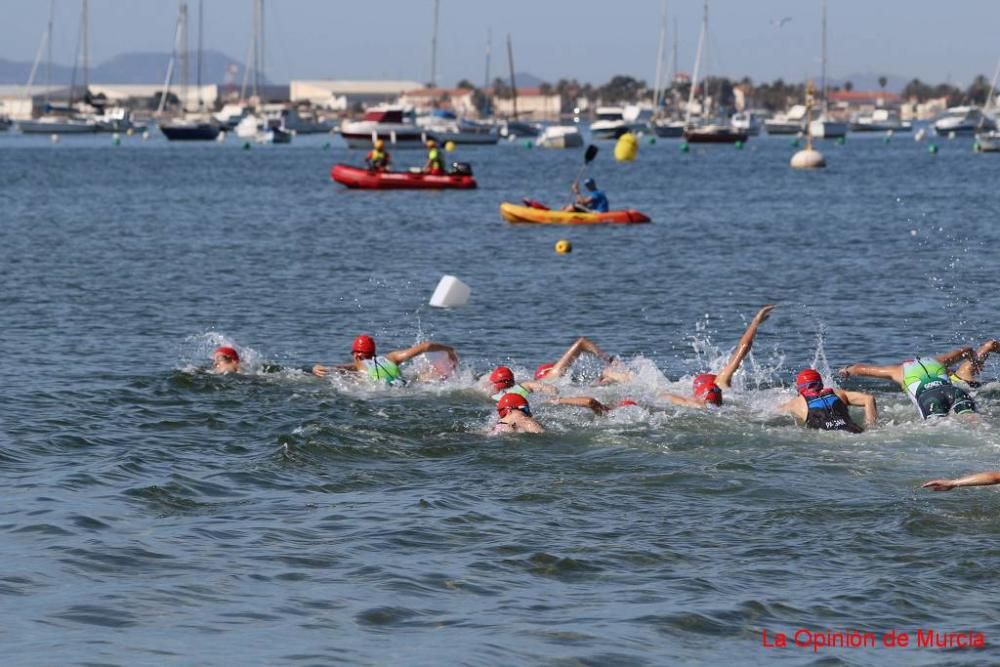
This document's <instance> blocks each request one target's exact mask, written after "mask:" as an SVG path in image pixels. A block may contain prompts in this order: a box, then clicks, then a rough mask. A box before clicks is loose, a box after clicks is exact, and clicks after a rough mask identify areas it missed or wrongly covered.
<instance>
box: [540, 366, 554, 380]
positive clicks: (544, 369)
mask: <svg viewBox="0 0 1000 667" xmlns="http://www.w3.org/2000/svg"><path fill="white" fill-rule="evenodd" d="M555 367H556V365H555V364H539V365H538V368H536V369H535V379H536V380H541V379H542V378H543V377H545V376H546V375H548V374H549V371H551V370H552V369H553V368H555Z"/></svg>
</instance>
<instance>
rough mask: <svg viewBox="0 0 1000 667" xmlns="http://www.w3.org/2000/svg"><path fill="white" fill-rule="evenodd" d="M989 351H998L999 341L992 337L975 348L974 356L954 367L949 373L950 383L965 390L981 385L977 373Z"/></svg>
mask: <svg viewBox="0 0 1000 667" xmlns="http://www.w3.org/2000/svg"><path fill="white" fill-rule="evenodd" d="M991 352H1000V341H998V340H996V339H993V340H988V341H986V342H985V343H983V344H982V345H980V346H979V349H978V350H976V356H975V357H974V358H972V359H966V360H965V361H963V362H962V364H961V365H960V366H959V367H958V368H956V369H955V372H954V373H952V374H951V377H950V379H951V382H952V384H954V385H956V386H958V387H960V388H962V389H965V390H966V391H971V390H972V389H978V388H979V387H981V386H982V384H983V383H982V382H980V381H979V374H980V373H981V372H982V370H983V364H984V363H985V362H986V358H987V357H989V356H990V353H991Z"/></svg>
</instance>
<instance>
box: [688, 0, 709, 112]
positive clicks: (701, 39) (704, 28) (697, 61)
mask: <svg viewBox="0 0 1000 667" xmlns="http://www.w3.org/2000/svg"><path fill="white" fill-rule="evenodd" d="M706 32H708V0H705V15H704V17H703V18H702V20H701V32H700V33H698V52H697V53H696V54H695V57H694V73H693V74H692V75H691V90H690V91H688V103H687V109H686V113H685V115H684V127H689V126H690V125H691V106H692V105H693V104H694V90H695V88H696V87H697V86H698V70H699V69H701V49H702V47H703V46H704V44H705V33H706Z"/></svg>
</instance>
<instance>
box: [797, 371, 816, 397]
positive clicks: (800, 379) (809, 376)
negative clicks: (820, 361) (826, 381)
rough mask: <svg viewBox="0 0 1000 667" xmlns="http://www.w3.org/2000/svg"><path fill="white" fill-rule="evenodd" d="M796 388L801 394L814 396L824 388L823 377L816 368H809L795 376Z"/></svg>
mask: <svg viewBox="0 0 1000 667" xmlns="http://www.w3.org/2000/svg"><path fill="white" fill-rule="evenodd" d="M795 387H796V389H798V390H799V393H800V394H813V393H816V392H817V391H819V390H820V389H822V388H823V376H822V375H820V374H819V373H818V372H816V369H814V368H807V369H805V370H804V371H802V372H801V373H799V374H798V375H797V376H795Z"/></svg>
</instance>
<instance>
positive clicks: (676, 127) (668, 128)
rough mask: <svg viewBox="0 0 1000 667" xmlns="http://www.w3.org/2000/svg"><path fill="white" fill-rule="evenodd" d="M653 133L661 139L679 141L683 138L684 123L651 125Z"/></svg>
mask: <svg viewBox="0 0 1000 667" xmlns="http://www.w3.org/2000/svg"><path fill="white" fill-rule="evenodd" d="M651 125H652V126H653V132H656V136H658V137H660V138H661V139H680V138H681V137H683V136H684V123H651Z"/></svg>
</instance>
